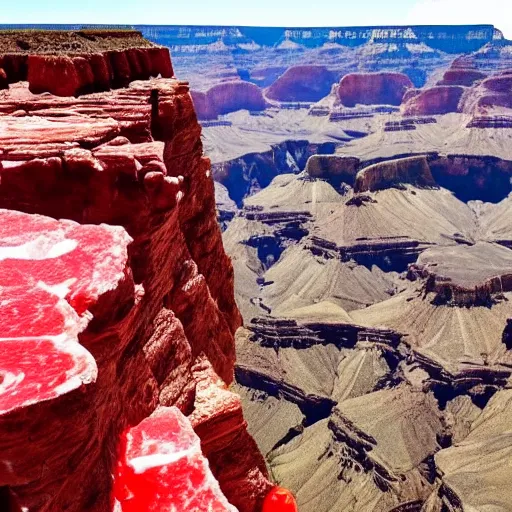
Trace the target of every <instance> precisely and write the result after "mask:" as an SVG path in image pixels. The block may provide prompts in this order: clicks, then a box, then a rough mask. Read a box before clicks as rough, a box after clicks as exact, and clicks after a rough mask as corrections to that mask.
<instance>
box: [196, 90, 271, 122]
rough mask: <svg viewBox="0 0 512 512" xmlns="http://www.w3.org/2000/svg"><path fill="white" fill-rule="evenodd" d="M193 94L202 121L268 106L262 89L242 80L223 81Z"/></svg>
mask: <svg viewBox="0 0 512 512" xmlns="http://www.w3.org/2000/svg"><path fill="white" fill-rule="evenodd" d="M191 94H192V100H193V101H194V107H195V109H196V113H197V118H198V119H200V120H201V121H207V120H212V119H217V117H219V116H220V115H225V114H229V113H231V112H236V111H237V110H249V111H251V112H260V111H262V110H265V108H266V107H267V102H266V101H265V98H264V97H263V92H262V90H261V89H260V88H259V87H258V86H257V85H255V84H253V83H251V82H244V81H242V80H238V81H229V82H222V83H220V84H217V85H214V86H213V87H211V88H210V89H209V90H208V91H206V92H201V91H195V90H193V91H191Z"/></svg>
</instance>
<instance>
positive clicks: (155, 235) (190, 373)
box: [0, 53, 272, 512]
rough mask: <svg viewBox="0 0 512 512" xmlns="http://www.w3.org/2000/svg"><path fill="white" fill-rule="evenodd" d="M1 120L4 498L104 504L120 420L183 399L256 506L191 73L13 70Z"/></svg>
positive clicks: (72, 506)
mask: <svg viewBox="0 0 512 512" xmlns="http://www.w3.org/2000/svg"><path fill="white" fill-rule="evenodd" d="M167 59H168V53H167ZM167 59H165V62H167ZM169 64H170V60H169ZM156 71H160V73H159V74H162V75H163V74H164V73H167V72H168V71H169V68H168V67H167V64H165V65H164V67H163V68H162V69H160V68H159V69H157V70H156ZM0 126H1V129H0V133H1V135H0V148H1V152H0V175H1V184H0V208H1V209H2V210H0V214H1V215H2V217H3V221H2V232H1V233H0V234H1V241H0V247H1V250H2V251H3V252H2V256H1V258H0V260H1V265H2V272H1V280H2V293H5V295H6V300H5V301H2V304H1V306H0V307H1V309H2V313H3V317H4V318H8V319H9V322H5V323H4V330H5V333H4V335H2V341H1V342H0V351H1V357H0V368H1V372H0V375H1V376H2V378H1V379H0V396H1V398H2V399H1V403H2V407H1V411H0V453H1V456H0V458H1V460H2V463H1V464H0V488H2V493H1V498H0V500H2V501H1V502H0V508H2V510H5V509H7V508H8V507H12V508H13V509H14V510H30V511H40V512H43V511H44V512H49V511H52V512H58V511H61V510H67V511H76V512H78V511H80V512H84V511H96V512H100V511H101V512H107V511H109V512H110V511H111V510H112V507H113V505H114V494H113V489H112V485H113V479H112V475H114V474H116V471H117V470H116V464H117V460H118V457H119V453H118V445H119V441H120V436H121V434H122V432H123V431H125V429H127V428H128V427H134V426H135V425H137V424H138V423H139V422H141V421H142V420H145V419H146V418H148V417H149V416H150V415H152V413H153V412H154V411H155V410H160V408H162V407H170V406H175V407H177V408H178V409H179V410H180V411H181V412H182V413H183V414H185V415H189V418H188V419H187V420H185V421H187V422H189V423H190V424H192V425H193V427H194V429H195V431H196V433H197V434H198V435H199V437H200V438H201V447H202V451H203V453H204V454H205V455H206V456H207V457H208V459H209V462H210V466H211V468H212V471H213V473H214V475H215V477H216V478H217V479H218V480H219V482H220V486H221V488H222V492H223V493H224V494H225V495H226V497H227V499H228V500H229V502H230V503H231V504H232V505H234V506H235V507H237V509H238V510H240V511H247V512H250V511H254V510H259V509H260V508H261V504H262V501H263V499H264V497H265V495H266V493H267V492H268V491H269V489H271V487H272V485H271V484H270V483H269V482H268V480H267V472H266V467H265V462H264V460H263V458H262V456H261V455H260V453H259V451H258V449H257V447H256V445H255V443H254V441H253V440H252V438H251V437H250V436H249V435H248V433H247V431H246V423H245V421H244V419H243V415H242V411H241V405H240V399H239V398H238V396H237V395H235V394H233V393H231V392H230V391H228V389H227V387H226V386H227V385H229V384H230V383H231V382H232V380H233V367H234V359H235V353H234V338H233V335H234V332H235V330H236V329H237V328H238V327H239V326H240V323H241V317H240V314H239V312H238V308H237V306H236V304H235V302H234V298H233V269H232V266H231V262H230V259H229V258H228V257H227V256H226V254H225V252H224V249H223V246H222V240H221V235H220V229H219V227H218V225H217V222H216V214H215V198H214V185H213V181H212V178H211V175H210V163H209V160H208V159H207V158H205V157H204V155H203V149H202V144H201V140H200V126H199V125H198V123H197V119H196V114H195V112H194V108H193V105H192V99H191V96H190V93H189V88H188V84H187V83H186V82H180V81H179V80H177V79H174V78H170V79H155V80H148V81H140V82H133V83H131V84H130V86H129V87H125V88H120V89H116V90H114V91H110V92H103V93H96V94H89V95H82V96H80V97H79V98H74V97H57V96H52V95H50V94H45V95H36V94H33V93H31V92H30V91H29V89H28V85H27V84H26V83H17V84H11V86H10V88H9V89H8V90H6V91H3V92H1V93H0ZM54 219H65V220H60V221H57V220H54ZM4 285H5V286H4ZM20 287H24V288H23V290H25V291H23V293H24V294H25V295H23V294H22V293H21V292H20V290H21V288H20ZM19 300H21V302H22V305H23V307H21V306H20V305H17V303H16V301H19ZM13 301H14V302H13ZM41 311H43V312H44V314H45V320H44V321H42V320H41V316H40V314H41ZM46 339H48V340H47V341H45V340H46ZM155 417H156V418H157V419H158V417H159V416H158V415H156V416H153V418H155ZM152 421H154V420H152ZM191 489H192V490H191V492H192V493H194V492H199V491H200V490H201V489H199V490H194V487H193V486H192V488H191ZM219 492H220V491H219ZM117 497H119V496H117ZM222 499H224V498H222ZM191 503H192V502H191ZM226 503H227V502H226ZM121 506H123V507H124V505H123V503H121ZM190 506H191V507H192V508H190V510H196V509H194V508H193V506H192V505H190ZM123 510H125V508H123ZM126 510H128V508H126ZM187 510H188V509H187ZM223 510H224V509H223ZM226 510H228V508H226ZM229 510H231V508H230V509H229Z"/></svg>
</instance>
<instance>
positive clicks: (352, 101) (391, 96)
mask: <svg viewBox="0 0 512 512" xmlns="http://www.w3.org/2000/svg"><path fill="white" fill-rule="evenodd" d="M413 87H414V85H413V83H412V82H411V80H410V78H409V77H408V76H407V75H404V74H402V73H351V74H348V75H345V76H344V77H343V78H342V79H341V81H340V86H339V88H338V97H339V99H340V101H341V103H342V104H343V105H345V106H346V107H355V106H356V105H358V104H361V105H400V103H402V98H403V97H404V94H405V93H406V91H407V90H408V89H410V88H413Z"/></svg>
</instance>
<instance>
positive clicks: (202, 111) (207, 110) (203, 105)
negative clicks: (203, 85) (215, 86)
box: [190, 91, 217, 121]
mask: <svg viewBox="0 0 512 512" xmlns="http://www.w3.org/2000/svg"><path fill="white" fill-rule="evenodd" d="M190 95H191V96H192V101H193V102H194V109H195V111H196V114H197V118H198V119H199V120H201V121H206V120H210V119H217V114H216V113H215V112H214V110H213V109H212V108H211V105H210V104H209V103H208V100H207V98H206V94H205V93H204V92H201V91H190Z"/></svg>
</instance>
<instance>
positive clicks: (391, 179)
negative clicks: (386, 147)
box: [354, 156, 436, 192]
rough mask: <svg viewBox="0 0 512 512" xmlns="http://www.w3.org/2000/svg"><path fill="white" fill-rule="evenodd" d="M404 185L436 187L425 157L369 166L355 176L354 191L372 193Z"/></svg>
mask: <svg viewBox="0 0 512 512" xmlns="http://www.w3.org/2000/svg"><path fill="white" fill-rule="evenodd" d="M405 184H410V185H415V186H416V187H435V186H436V182H435V180H434V178H433V177H432V173H431V172H430V167H429V164H428V160H427V158H426V157H424V156H419V157H415V156H413V157H409V158H402V159H398V160H388V161H387V162H382V163H379V164H375V165H370V166H369V167H366V168H365V169H363V170H361V171H359V173H358V174H357V177H356V180H355V186H354V191H355V192H367V191H371V192H374V191H375V190H384V189H387V188H390V187H400V186H403V185H405Z"/></svg>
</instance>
